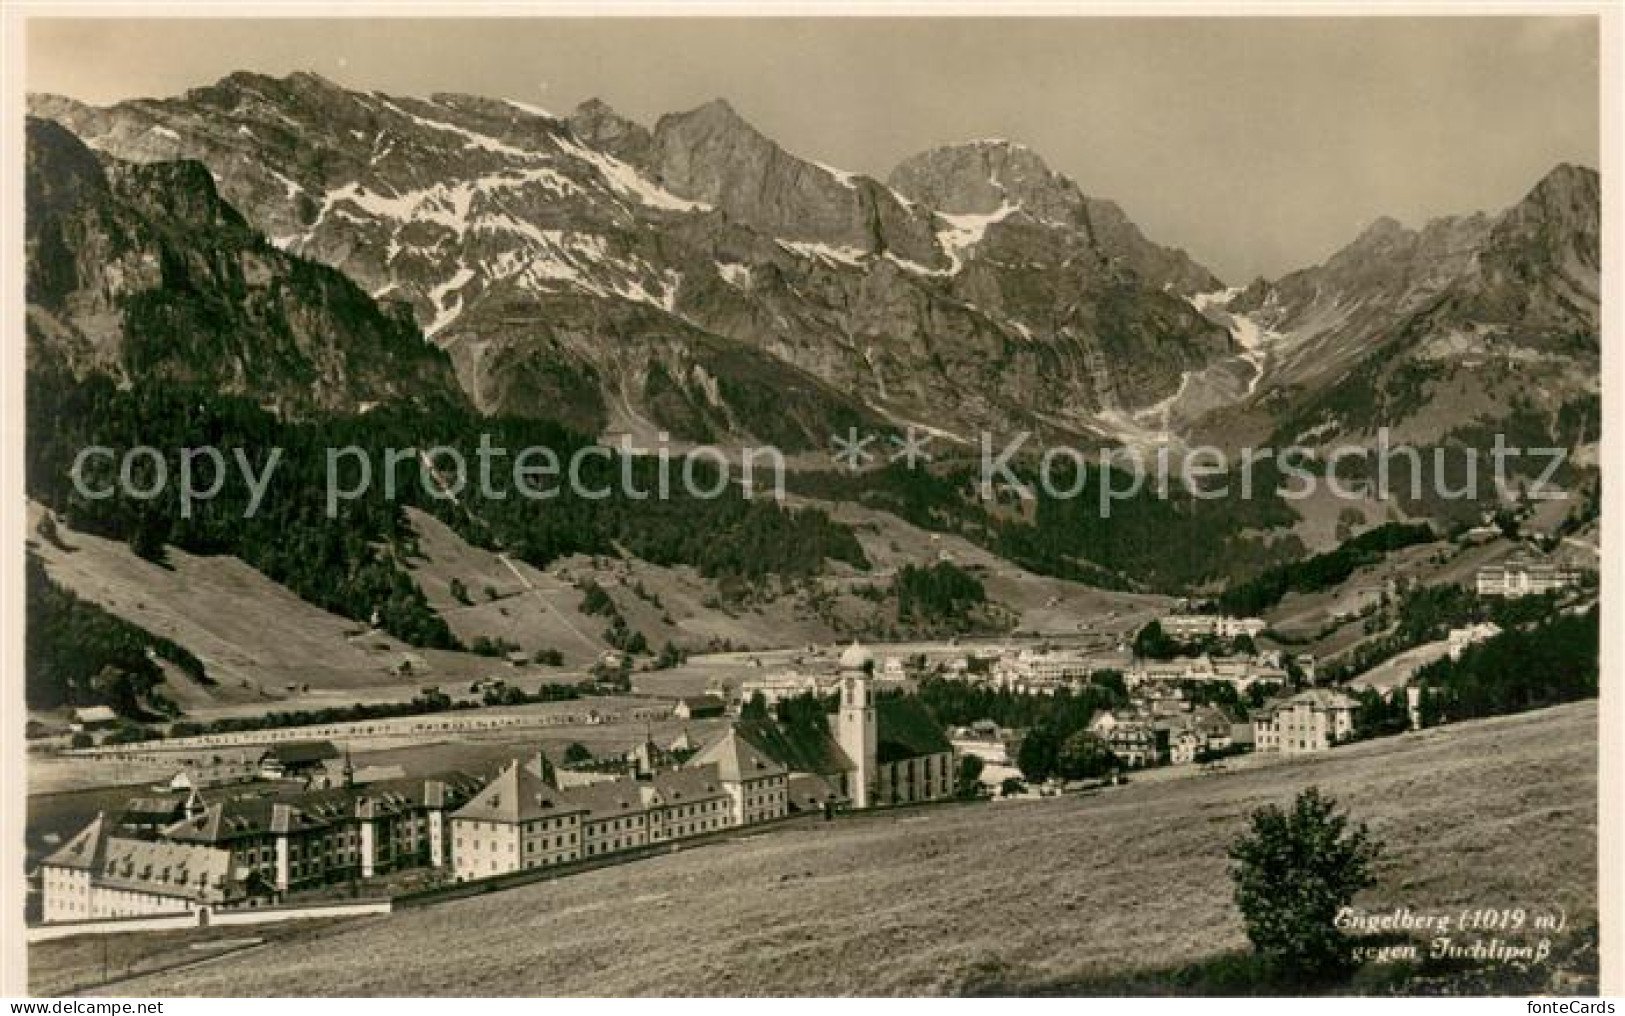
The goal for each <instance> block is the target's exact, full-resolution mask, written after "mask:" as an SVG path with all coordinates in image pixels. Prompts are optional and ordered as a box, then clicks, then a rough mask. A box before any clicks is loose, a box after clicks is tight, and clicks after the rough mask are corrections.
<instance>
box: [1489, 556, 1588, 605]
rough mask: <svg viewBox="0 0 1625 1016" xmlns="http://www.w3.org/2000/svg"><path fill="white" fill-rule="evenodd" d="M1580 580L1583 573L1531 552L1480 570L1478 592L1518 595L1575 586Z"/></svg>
mask: <svg viewBox="0 0 1625 1016" xmlns="http://www.w3.org/2000/svg"><path fill="white" fill-rule="evenodd" d="M1579 584H1580V573H1579V572H1578V571H1575V570H1574V569H1572V568H1565V567H1563V566H1562V565H1560V564H1557V563H1555V562H1551V561H1537V560H1535V559H1533V558H1530V557H1527V556H1519V557H1513V558H1510V559H1508V560H1506V561H1504V562H1502V563H1501V564H1493V565H1486V566H1485V567H1483V568H1480V569H1479V570H1478V595H1480V596H1499V597H1504V598H1507V599H1517V598H1519V597H1523V596H1541V595H1544V594H1546V593H1558V592H1562V591H1563V590H1565V589H1572V588H1573V587H1575V586H1577V585H1579Z"/></svg>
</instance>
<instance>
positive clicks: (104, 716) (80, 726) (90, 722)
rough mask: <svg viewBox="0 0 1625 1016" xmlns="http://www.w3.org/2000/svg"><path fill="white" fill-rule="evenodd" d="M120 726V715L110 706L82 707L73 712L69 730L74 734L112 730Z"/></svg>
mask: <svg viewBox="0 0 1625 1016" xmlns="http://www.w3.org/2000/svg"><path fill="white" fill-rule="evenodd" d="M116 726H118V713H115V712H114V711H113V710H112V708H111V707H110V706H81V707H80V708H78V709H75V710H74V711H73V719H72V720H71V721H70V722H69V723H68V729H69V730H71V731H73V732H74V733H76V734H77V733H83V732H88V731H92V730H111V729H112V728H113V727H116Z"/></svg>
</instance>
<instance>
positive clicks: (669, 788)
mask: <svg viewBox="0 0 1625 1016" xmlns="http://www.w3.org/2000/svg"><path fill="white" fill-rule="evenodd" d="M645 786H646V788H647V792H646V793H645V794H644V802H645V803H646V804H652V805H656V806H664V807H676V806H678V805H684V804H694V803H696V802H698V801H710V800H715V799H716V798H719V797H726V796H728V792H727V791H725V790H723V789H722V779H721V776H720V775H719V773H718V771H717V767H716V766H715V765H702V766H695V767H692V768H688V769H662V770H660V771H658V772H656V773H655V774H654V776H653V777H652V778H651V779H650V780H649V782H648V783H647V784H646V785H645Z"/></svg>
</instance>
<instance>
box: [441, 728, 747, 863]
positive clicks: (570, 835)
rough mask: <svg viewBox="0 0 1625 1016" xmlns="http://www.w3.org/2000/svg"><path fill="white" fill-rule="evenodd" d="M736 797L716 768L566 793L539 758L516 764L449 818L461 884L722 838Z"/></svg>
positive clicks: (605, 782)
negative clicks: (673, 843) (708, 836)
mask: <svg viewBox="0 0 1625 1016" xmlns="http://www.w3.org/2000/svg"><path fill="white" fill-rule="evenodd" d="M732 814H733V808H732V799H731V798H730V795H729V793H728V790H727V789H726V788H725V786H724V783H723V779H722V775H721V773H720V771H719V770H718V767H717V766H715V765H700V766H694V767H690V768H684V769H667V770H661V771H657V772H654V773H652V774H649V775H648V776H647V777H646V778H643V779H639V778H635V777H631V776H625V777H617V778H614V779H609V780H602V781H598V782H595V783H587V784H580V785H577V786H572V787H560V786H559V785H558V780H557V779H556V776H555V773H554V770H553V767H552V766H551V764H549V763H548V762H547V760H546V759H543V758H540V757H538V758H537V759H534V760H532V761H531V762H529V763H520V762H518V761H517V760H516V761H514V762H513V763H511V764H510V765H509V766H508V767H507V768H506V769H504V770H503V771H502V772H501V774H499V775H498V776H497V777H496V779H494V780H492V781H491V782H490V784H488V785H487V786H486V787H485V789H484V790H481V791H480V792H479V793H478V794H476V795H475V796H474V798H473V799H472V800H470V801H469V802H468V803H467V804H465V805H464V806H463V807H462V808H460V809H459V810H458V811H457V813H456V814H454V815H452V816H451V845H452V847H451V853H452V857H453V865H452V867H453V874H454V876H455V877H456V878H457V880H458V881H467V880H469V879H476V878H489V877H491V876H493V875H503V874H509V873H512V872H518V871H530V870H534V869H538V868H550V867H555V866H558V865H561V864H569V863H572V862H575V861H580V860H583V859H587V858H593V857H602V856H604V855H607V854H615V853H619V852H622V851H627V850H634V849H637V848H639V847H643V846H647V845H649V844H651V843H663V842H669V841H672V840H678V839H683V838H687V837H691V836H701V835H704V834H706V833H712V832H716V831H718V830H720V829H723V828H726V827H728V826H732V825H736V824H738V823H736V822H734V821H732Z"/></svg>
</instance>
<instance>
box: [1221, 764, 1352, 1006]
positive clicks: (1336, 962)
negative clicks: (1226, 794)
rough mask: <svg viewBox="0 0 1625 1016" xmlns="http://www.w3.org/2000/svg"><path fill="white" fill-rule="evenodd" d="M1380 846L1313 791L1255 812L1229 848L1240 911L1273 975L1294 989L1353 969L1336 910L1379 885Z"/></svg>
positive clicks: (1248, 935)
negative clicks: (1376, 875) (1286, 806)
mask: <svg viewBox="0 0 1625 1016" xmlns="http://www.w3.org/2000/svg"><path fill="white" fill-rule="evenodd" d="M1381 852H1382V845H1381V844H1380V843H1378V842H1377V841H1376V840H1373V839H1372V838H1371V835H1370V833H1369V832H1368V830H1367V829H1366V827H1365V824H1364V823H1358V824H1355V825H1353V826H1351V825H1350V823H1349V819H1348V816H1347V815H1344V814H1341V813H1339V812H1338V810H1337V802H1336V801H1334V800H1332V799H1331V798H1329V797H1325V796H1323V795H1322V794H1321V793H1320V790H1319V789H1318V788H1316V787H1310V788H1309V789H1307V790H1305V791H1303V792H1302V793H1300V794H1299V795H1298V797H1297V800H1296V801H1294V802H1293V805H1292V808H1291V810H1290V811H1288V810H1283V809H1282V808H1280V807H1278V806H1276V805H1270V806H1268V807H1265V808H1260V809H1259V810H1257V811H1255V812H1253V816H1252V827H1251V829H1250V830H1249V831H1248V832H1247V833H1246V834H1245V835H1243V836H1242V837H1241V838H1240V839H1239V840H1237V841H1236V842H1235V843H1234V844H1232V845H1231V847H1230V858H1231V860H1233V861H1235V862H1236V867H1235V868H1233V869H1232V870H1231V878H1232V879H1233V880H1234V881H1235V884H1236V897H1235V898H1236V906H1238V907H1239V908H1240V909H1241V915H1242V919H1243V921H1244V922H1245V923H1246V926H1247V937H1248V939H1250V940H1251V941H1252V943H1253V950H1254V951H1255V952H1256V953H1257V955H1258V957H1259V959H1260V960H1261V961H1262V962H1263V963H1264V964H1265V966H1266V968H1267V969H1268V970H1269V972H1270V973H1271V974H1272V975H1274V976H1276V977H1279V978H1281V979H1282V980H1286V981H1290V982H1293V983H1297V984H1315V983H1322V982H1325V981H1329V980H1331V979H1333V978H1335V977H1338V976H1340V975H1342V974H1344V973H1346V972H1347V971H1348V969H1349V967H1350V948H1349V940H1348V939H1347V938H1346V937H1345V936H1344V934H1343V932H1342V931H1341V930H1340V929H1339V928H1338V927H1337V926H1336V923H1335V922H1336V918H1337V912H1338V911H1339V910H1341V909H1342V908H1343V907H1345V906H1347V905H1348V904H1349V903H1350V902H1351V901H1352V900H1353V899H1354V896H1355V894H1356V893H1358V892H1359V891H1360V890H1361V889H1364V888H1366V887H1367V886H1370V885H1371V884H1372V883H1373V882H1374V881H1375V879H1374V877H1373V876H1372V873H1371V868H1372V865H1373V863H1374V862H1375V861H1376V859H1377V857H1378V856H1379V855H1380V854H1381Z"/></svg>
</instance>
